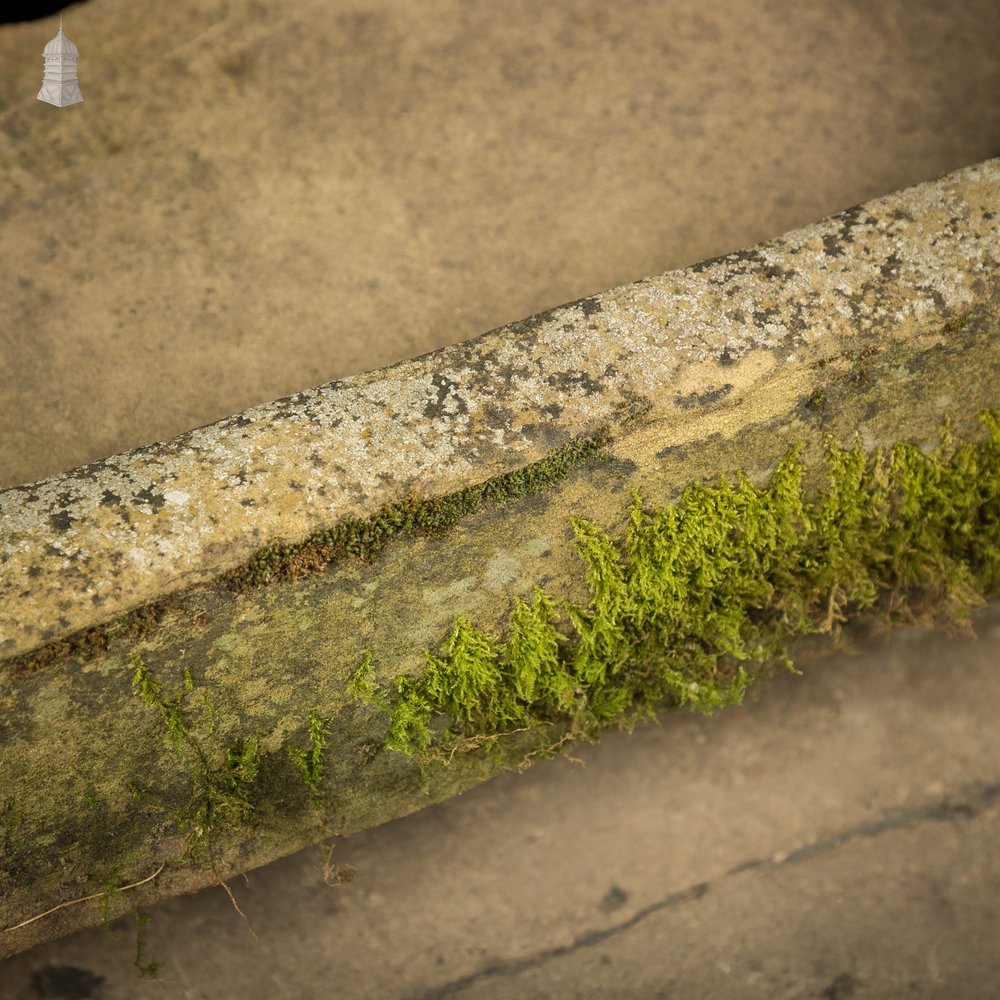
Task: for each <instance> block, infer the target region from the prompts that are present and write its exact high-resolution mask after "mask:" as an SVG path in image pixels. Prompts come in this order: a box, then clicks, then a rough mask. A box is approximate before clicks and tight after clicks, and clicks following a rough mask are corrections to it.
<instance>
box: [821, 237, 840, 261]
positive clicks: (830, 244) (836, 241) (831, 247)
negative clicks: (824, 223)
mask: <svg viewBox="0 0 1000 1000" xmlns="http://www.w3.org/2000/svg"><path fill="white" fill-rule="evenodd" d="M841 240H842V237H841V235H840V234H839V233H826V234H824V236H823V253H825V254H826V255H827V257H843V256H844V248H843V247H842V246H841Z"/></svg>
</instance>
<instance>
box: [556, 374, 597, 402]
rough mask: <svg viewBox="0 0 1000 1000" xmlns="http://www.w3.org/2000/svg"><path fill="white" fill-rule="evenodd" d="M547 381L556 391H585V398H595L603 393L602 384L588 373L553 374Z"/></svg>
mask: <svg viewBox="0 0 1000 1000" xmlns="http://www.w3.org/2000/svg"><path fill="white" fill-rule="evenodd" d="M545 381H546V383H547V384H548V385H550V386H552V387H553V388H554V389H562V390H564V391H565V392H576V391H577V390H579V389H583V394H584V395H585V396H594V395H597V394H598V393H600V392H601V391H602V386H601V383H600V382H598V381H597V380H596V379H594V378H591V376H590V375H589V374H587V372H580V371H576V372H553V373H552V374H551V375H549V377H548V378H547V379H546V380H545Z"/></svg>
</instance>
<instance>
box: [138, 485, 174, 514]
mask: <svg viewBox="0 0 1000 1000" xmlns="http://www.w3.org/2000/svg"><path fill="white" fill-rule="evenodd" d="M132 500H133V502H134V503H137V504H139V503H142V504H149V506H150V507H152V508H153V513H154V514H159V513H160V511H161V510H163V508H164V507H165V506H166V503H167V501H166V498H165V497H164V496H163V495H162V494H161V493H154V492H153V488H152V487H151V486H147V487H146V488H145V489H142V490H139V492H138V493H136V494H135V495H134V496H133V497H132Z"/></svg>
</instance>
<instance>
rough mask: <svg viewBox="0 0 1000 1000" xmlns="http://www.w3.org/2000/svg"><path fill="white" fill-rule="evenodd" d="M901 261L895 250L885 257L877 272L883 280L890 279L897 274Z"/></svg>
mask: <svg viewBox="0 0 1000 1000" xmlns="http://www.w3.org/2000/svg"><path fill="white" fill-rule="evenodd" d="M901 263H902V261H901V260H900V258H899V254H898V253H896V251H895V250H893V252H892V253H891V254H889V256H888V257H886V259H885V262H884V263H883V264H881V265H879V271H880V272H881V274H882V277H883V278H892V277H895V275H897V274H898V273H899V265H900V264H901Z"/></svg>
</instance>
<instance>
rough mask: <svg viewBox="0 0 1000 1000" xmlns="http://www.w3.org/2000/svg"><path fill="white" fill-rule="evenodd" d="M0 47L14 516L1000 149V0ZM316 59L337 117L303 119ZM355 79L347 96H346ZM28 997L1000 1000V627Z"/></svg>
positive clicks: (177, 18)
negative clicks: (251, 411)
mask: <svg viewBox="0 0 1000 1000" xmlns="http://www.w3.org/2000/svg"><path fill="white" fill-rule="evenodd" d="M54 24H55V21H54V20H53V19H49V22H48V23H47V24H46V25H44V26H36V25H21V26H8V27H5V28H3V29H0V312H2V313H3V315H4V317H5V319H4V322H2V323H0V427H2V428H3V433H2V434H0V487H2V486H4V485H12V484H14V483H18V482H23V481H27V480H30V479H34V478H39V477H42V476H46V475H51V474H53V473H55V472H58V471H61V470H63V469H67V468H70V467H72V466H75V465H78V464H81V463H83V462H87V461H91V460H94V459H98V458H101V457H104V456H105V455H107V454H110V453H112V452H114V451H118V450H123V449H126V448H130V447H134V446H137V445H140V444H143V443H146V442H149V441H153V440H157V439H161V438H165V437H169V436H171V435H174V434H176V433H180V432H182V431H184V430H186V429H188V428H190V427H192V426H195V425H197V424H200V423H204V422H207V421H210V420H213V419H216V418H219V417H222V416H225V415H227V414H230V413H233V412H236V411H238V410H239V409H241V408H243V407H245V406H247V405H250V404H253V403H256V402H260V401H263V400H267V399H271V398H274V397H277V396H279V395H282V394H284V393H288V392H292V391H295V390H298V389H301V388H303V387H305V386H307V385H311V384H316V383H319V382H322V381H325V380H327V379H330V378H333V377H337V376H340V375H345V374H348V373H351V372H354V371H359V370H364V369H370V368H375V367H378V366H380V365H384V364H387V363H390V362H392V361H394V360H398V359H400V358H404V357H407V356H412V355H414V354H418V353H421V352H423V351H427V350H430V349H432V348H434V347H436V346H439V345H442V344H445V343H448V342H453V341H457V340H461V339H464V338H467V337H470V336H473V335H475V334H477V333H479V332H482V331H483V330H486V329H488V328H490V327H494V326H497V325H500V324H502V323H504V322H507V321H510V320H514V319H518V318H520V317H523V316H526V315H529V314H531V313H533V312H535V311H538V310H540V309H543V308H547V307H550V306H553V305H556V304H558V303H560V302H563V301H567V300H570V299H573V298H576V297H578V296H581V295H585V294H588V293H591V292H594V291H598V290H601V289H604V288H607V287H610V286H612V285H614V284H616V283H620V282H624V281H627V280H631V279H634V278H637V277H640V276H642V275H644V274H647V273H653V272H657V271H662V270H665V269H667V268H669V267H680V266H684V265H686V264H689V263H692V262H693V261H695V260H697V259H699V258H702V257H705V256H709V255H712V254H717V253H722V252H725V251H727V250H731V249H734V248H736V247H739V246H743V245H746V244H749V243H752V242H754V241H757V240H760V239H764V238H767V237H770V236H774V235H777V234H778V233H780V232H782V231H784V230H786V229H789V228H791V227H793V226H796V225H800V224H805V223H808V222H811V221H814V220H815V219H817V218H819V217H821V216H823V215H826V214H828V213H831V212H834V211H837V210H840V209H842V208H844V207H847V206H848V205H851V204H854V203H857V202H859V201H862V200H863V199H865V198H868V197H870V196H873V195H876V194H879V193H883V192H886V191H890V190H893V189H896V188H898V187H901V186H905V185H907V184H911V183H916V182H918V181H921V180H925V179H927V178H929V177H933V176H935V175H938V174H941V173H944V172H946V171H948V170H951V169H953V168H955V167H958V166H961V165H964V164H966V163H971V162H975V161H977V160H981V159H984V158H986V157H989V156H995V155H998V154H1000V103H998V102H997V101H996V94H997V93H1000V59H998V58H997V52H998V51H1000V8H998V6H997V5H996V4H995V3H992V2H988V0H976V2H970V3H967V4H963V5H943V4H939V3H936V2H931V0H918V2H904V0H887V2H885V3H882V4H879V5H872V4H867V3H861V2H848V0H840V2H837V3H833V2H822V3H816V4H793V3H790V2H788V0H781V2H778V0H772V2H761V3H755V4H748V3H745V2H743V0H718V2H713V3H708V4H706V3H704V2H702V0H676V2H671V3H670V4H666V3H663V2H661V0H657V2H640V0H628V2H623V3H620V4H606V3H588V2H580V3H575V2H568V0H567V2H560V3H554V4H547V5H543V6H541V7H540V5H537V4H530V3H528V2H527V0H515V2H512V3H510V4H505V5H497V4H487V3H463V2H460V0H419V2H417V0H384V2H375V0H356V2H354V3H350V4H348V3H346V2H344V3H341V2H337V3H332V4H331V3H330V2H329V0H301V2H298V3H295V4H292V3H286V2H284V0H282V2H281V3H277V2H262V0H247V2H246V3H239V4H225V3H222V2H211V3H194V2H193V0H180V2H177V3H174V4H171V5H170V6H169V8H165V7H161V8H158V9H156V10H155V13H154V12H153V11H152V10H150V11H149V12H146V13H144V12H143V10H142V9H141V8H140V6H139V5H136V4H132V3H121V2H115V0H90V2H89V3H87V4H81V5H78V6H77V7H75V8H72V9H71V11H70V12H69V14H68V16H67V25H66V27H67V33H68V34H69V35H70V37H71V38H73V40H74V41H75V42H76V43H77V45H78V46H79V47H80V51H81V59H80V81H81V86H82V88H83V92H84V96H85V101H84V104H82V105H79V106H77V107H75V108H68V109H55V108H52V107H50V106H48V105H45V104H42V103H41V102H37V101H35V99H34V94H35V93H36V92H37V88H38V85H39V83H40V80H41V69H42V65H41V58H40V50H41V47H42V45H43V44H44V43H45V41H47V40H48V38H50V37H51V36H52V34H53V33H54ZM304 67H305V68H315V67H322V68H323V71H324V74H323V75H324V79H325V81H326V84H325V86H324V87H322V88H320V89H319V91H318V92H315V93H313V92H306V93H304V92H303V72H304ZM327 71H328V72H327ZM978 629H979V632H980V638H979V640H978V641H976V642H968V641H966V640H962V639H951V638H947V637H944V636H927V635H925V634H923V633H921V632H917V631H912V632H904V633H901V634H899V635H897V636H896V637H895V638H894V639H893V640H892V641H891V643H888V644H887V643H886V642H885V641H879V642H877V643H876V644H875V645H874V646H873V647H872V648H871V649H869V650H868V651H867V652H866V653H865V654H864V655H862V656H859V657H857V658H837V659H835V660H831V661H827V662H825V663H823V664H817V665H815V666H814V667H813V668H811V669H810V670H809V671H808V672H807V673H806V675H805V676H803V677H795V676H791V675H787V676H783V677H781V678H778V679H776V680H774V681H771V682H769V683H768V684H767V685H766V686H765V687H763V688H762V690H761V697H760V700H759V701H758V702H756V703H750V704H747V705H746V706H744V707H742V708H739V709H731V710H727V711H726V712H724V713H721V714H719V715H717V716H716V717H714V718H712V719H708V720H706V719H702V718H697V717H693V716H688V715H678V716H674V717H672V718H670V719H668V720H666V721H665V724H664V726H663V728H660V729H658V728H653V727H650V728H645V729H642V730H639V731H637V732H636V733H634V734H633V735H631V736H629V735H625V734H621V735H616V736H613V737H609V738H607V739H606V740H605V741H603V742H602V743H601V744H600V745H598V746H596V747H589V748H586V749H583V750H581V751H579V752H578V755H579V757H580V758H582V759H583V760H584V761H585V762H586V763H585V765H584V766H574V765H571V764H569V763H567V762H566V761H563V760H558V761H554V762H549V763H543V764H538V765H536V766H535V767H534V768H533V769H532V770H530V771H529V772H527V773H526V774H524V775H521V776H510V777H504V778H501V779H497V780H495V781H493V782H490V783H489V784H488V785H486V786H483V787H481V788H479V789H477V790H475V791H473V792H471V793H469V794H467V795H465V796H463V797H461V798H460V799H457V800H454V801H452V802H448V803H445V804H444V805H441V806H436V807H433V808H430V809H427V810H425V811H424V812H422V813H420V814H417V815H415V816H413V817H410V818H408V819H405V820H401V821H398V822H395V823H392V824H388V825H387V826H384V827H382V828H379V829H376V830H372V831H369V832H367V833H364V834H361V835H357V836H354V837H352V838H350V839H349V840H344V841H340V842H337V843H336V846H335V849H334V852H333V860H334V861H336V862H337V863H339V864H340V865H344V866H354V867H355V868H357V869H358V870H359V875H358V877H357V878H356V879H355V880H354V881H352V882H350V883H348V884H345V885H341V886H339V887H329V886H327V885H326V884H325V883H324V880H323V877H322V861H323V859H324V857H325V852H324V853H323V854H322V855H321V853H320V852H319V851H318V850H311V851H307V852H304V853H303V854H300V855H297V856H295V857H292V858H288V859H286V860H284V861H281V862H278V863H276V864H274V865H271V866H269V867H267V868H265V869H262V870H260V871H257V872H253V873H251V874H250V876H249V883H248V884H245V883H244V882H243V881H242V880H236V881H234V882H233V884H232V889H233V892H234V893H235V894H236V897H237V899H238V902H239V905H240V907H241V908H242V909H243V911H244V912H245V913H246V915H247V918H248V921H249V924H250V927H251V928H252V929H253V931H254V932H255V933H256V937H252V936H251V935H250V934H249V933H248V930H247V927H246V925H245V924H244V922H243V920H242V919H241V918H240V917H239V916H238V915H237V913H236V912H235V911H234V909H233V907H232V905H231V903H230V901H229V899H228V897H227V896H226V894H225V893H224V892H223V890H222V889H221V888H213V889H209V890H206V891H204V892H201V893H198V894H196V895H194V896H191V897H187V898H182V899H176V900H171V901H167V902H164V903H162V904H160V905H158V906H156V907H154V908H153V909H152V910H151V911H150V914H151V916H152V922H151V923H150V925H149V927H148V928H147V931H146V934H147V951H148V958H149V959H159V960H164V961H165V962H166V965H165V967H164V968H163V970H162V971H161V973H160V978H159V980H157V981H147V980H143V979H139V978H138V975H137V972H136V969H135V968H134V967H133V965H132V959H133V957H134V950H135V929H134V923H133V924H131V925H129V924H128V923H127V922H126V923H125V924H124V925H122V926H121V927H117V926H116V928H115V930H116V931H119V932H120V933H119V937H118V938H117V940H114V939H112V938H110V937H108V936H107V935H106V934H104V933H102V932H101V931H100V930H96V931H87V932H83V933H80V934H77V935H74V936H72V937H70V938H68V939H65V940H63V941H59V942H54V943H52V944H50V945H46V946H43V947H41V948H38V949H35V950H33V951H31V952H28V953H26V954H24V955H21V956H17V957H15V958H13V959H11V960H9V961H7V962H5V963H3V964H0V997H3V998H7V997H10V998H12V1000H29V998H30V1000H37V998H87V997H92V998H95V1000H118V998H136V1000H142V998H146V997H159V998H165V997H166V998H173V997H178V998H200V997H205V998H213V1000H214V998H220V997H221V998H225V997H234V998H235V997H240V998H246V1000H255V998H261V1000H263V998H269V1000H270V998H275V1000H280V998H284V997H288V998H292V997H294V998H302V997H330V996H332V997H338V998H345V1000H347V998H354V997H357V998H369V997H414V998H417V997H421V998H423V997H440V996H461V997H463V998H464V997H469V998H500V997H519V998H520V997H555V998H560V997H595V998H596V997H602V998H603V997H637V998H646V997H657V996H663V997H671V998H674V997H678V998H683V997H692V998H694V997H697V998H703V997H734V998H744V997H762V998H775V997H816V998H824V1000H845V998H848V997H859V998H869V997H873V998H874V997H899V996H913V997H941V998H964V997H969V998H973V997H975V998H978V997H986V996H991V995H997V994H1000V957H998V956H1000V915H998V910H1000V907H998V904H997V899H998V898H1000V893H998V890H1000V827H998V801H1000V766H998V763H997V762H998V761H1000V752H998V751H1000V727H998V726H997V725H996V718H997V715H998V710H1000V676H998V674H997V671H996V669H995V666H996V663H997V662H998V661H1000V608H998V607H997V606H994V607H993V608H991V609H990V611H989V612H988V614H986V615H984V616H983V617H982V618H981V620H980V625H979V626H978Z"/></svg>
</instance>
